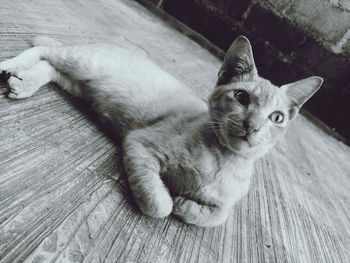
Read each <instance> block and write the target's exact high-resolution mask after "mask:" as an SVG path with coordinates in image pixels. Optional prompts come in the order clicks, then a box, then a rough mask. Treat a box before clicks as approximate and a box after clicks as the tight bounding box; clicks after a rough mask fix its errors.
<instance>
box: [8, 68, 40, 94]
mask: <svg viewBox="0 0 350 263" xmlns="http://www.w3.org/2000/svg"><path fill="white" fill-rule="evenodd" d="M7 83H8V85H9V88H10V93H9V95H8V96H9V97H10V98H12V99H24V98H28V97H31V96H32V95H33V94H34V93H35V92H36V91H37V90H38V89H39V88H40V86H41V85H40V81H39V80H38V79H36V78H35V76H32V75H31V74H28V73H27V72H26V71H20V72H18V73H17V75H16V76H12V77H10V78H9V79H8V81H7Z"/></svg>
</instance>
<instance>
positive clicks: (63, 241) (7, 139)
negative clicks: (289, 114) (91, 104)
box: [0, 0, 350, 263]
mask: <svg viewBox="0 0 350 263" xmlns="http://www.w3.org/2000/svg"><path fill="white" fill-rule="evenodd" d="M35 34H45V35H50V36H52V37H53V38H56V39H58V40H61V41H63V42H65V43H86V42H89V43H95V42H112V43H118V44H121V45H133V46H135V48H142V49H144V50H145V51H146V52H148V53H149V54H150V56H151V57H153V58H154V60H156V61H157V62H158V63H159V64H160V65H161V66H162V67H164V68H166V69H167V70H168V71H169V72H171V73H172V74H174V75H175V76H177V77H178V78H180V79H181V80H183V81H184V82H185V83H186V84H188V85H189V86H190V87H192V88H194V89H196V90H197V91H198V92H199V93H200V94H201V95H202V96H206V95H207V94H208V91H209V90H210V88H211V87H213V84H214V82H215V77H216V73H217V70H218V67H219V64H220V62H219V61H218V60H217V59H216V58H214V57H213V56H212V55H210V54H209V53H208V52H207V51H206V50H203V49H202V48H200V47H199V46H198V45H197V44H195V43H194V42H192V41H191V40H189V39H187V38H186V36H184V35H181V34H180V33H178V32H177V31H175V30H174V29H172V28H171V27H170V26H168V25H166V24H164V23H163V22H162V21H161V20H160V19H158V18H157V17H155V16H154V15H152V14H150V13H149V12H148V11H147V10H145V9H144V8H142V7H140V6H139V5H138V4H137V3H134V2H131V1H127V0H121V1H110V0H95V1H84V0H77V1H70V0H59V1H47V0H33V1H20V0H12V1H1V8H0V59H1V60H3V59H7V58H9V57H12V56H14V55H16V54H17V53H19V52H20V51H22V50H23V49H25V48H27V47H28V46H29V42H28V40H29V39H31V38H32V37H33V36H34V35H35ZM0 89H1V90H0V91H1V92H2V91H5V90H6V88H5V85H3V84H2V86H0ZM72 102H73V101H72V100H71V99H70V98H69V97H68V96H67V95H66V94H64V93H63V92H61V91H59V90H57V89H55V88H54V87H52V86H50V87H46V88H43V89H42V90H41V91H40V92H39V93H38V94H37V95H36V96H34V97H32V98H30V99H27V100H22V101H14V100H10V99H8V98H6V96H5V95H3V96H1V97H0V262H9V263H10V262H11V263H12V262H82V261H83V262H349V260H350V259H349V257H348V253H349V251H350V248H349V244H350V239H349V237H350V193H349V189H350V151H349V148H348V147H347V146H345V145H343V144H341V143H339V142H338V141H336V140H335V139H333V138H331V137H329V136H328V135H326V134H325V133H324V132H323V131H322V130H320V129H319V128H317V127H316V126H314V125H313V124H312V123H310V122H309V121H308V120H307V119H305V118H304V117H299V118H298V119H297V120H296V121H295V122H294V123H293V125H292V126H291V127H290V130H289V132H288V134H287V136H286V138H285V139H284V140H283V141H282V142H281V143H280V145H279V146H278V147H276V148H275V149H274V150H273V151H272V152H271V153H270V154H268V155H267V156H266V157H264V158H263V159H261V160H260V161H259V162H257V163H256V174H255V176H254V179H253V182H252V185H251V190H250V192H249V194H248V195H247V196H246V197H244V198H243V200H242V201H241V202H239V203H238V204H237V205H236V206H235V207H234V209H233V211H232V214H231V216H230V218H229V220H228V221H227V223H226V224H225V225H223V226H220V227H216V228H212V229H203V228H197V227H193V226H188V225H184V224H183V223H181V222H179V221H178V220H176V219H175V218H173V217H172V216H170V217H168V218H166V219H164V220H153V219H150V218H147V217H145V216H142V215H141V214H140V213H139V212H138V210H137V209H136V208H135V206H134V204H133V203H132V201H131V200H132V199H131V197H130V192H129V190H128V188H127V185H126V183H125V175H124V173H123V168H122V166H121V154H120V152H121V149H120V147H119V146H118V144H116V143H114V142H113V141H112V140H111V139H110V137H108V136H107V135H106V134H105V133H104V132H103V131H102V130H101V129H99V128H97V127H96V125H94V122H93V121H92V120H91V118H88V117H87V115H86V114H85V113H84V112H82V111H81V106H79V105H77V103H72Z"/></svg>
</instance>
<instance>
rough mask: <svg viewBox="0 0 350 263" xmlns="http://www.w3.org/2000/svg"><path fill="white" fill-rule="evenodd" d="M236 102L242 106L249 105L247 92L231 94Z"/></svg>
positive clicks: (241, 91) (236, 91)
mask: <svg viewBox="0 0 350 263" xmlns="http://www.w3.org/2000/svg"><path fill="white" fill-rule="evenodd" d="M233 94H234V96H235V98H236V100H237V101H238V102H239V103H240V104H242V105H245V106H246V105H248V104H249V94H248V92H246V91H244V90H235V91H234V92H233Z"/></svg>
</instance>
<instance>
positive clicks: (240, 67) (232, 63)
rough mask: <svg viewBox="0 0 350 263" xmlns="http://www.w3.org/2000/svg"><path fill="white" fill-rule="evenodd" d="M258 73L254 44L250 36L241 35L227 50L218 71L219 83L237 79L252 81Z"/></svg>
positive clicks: (222, 83)
mask: <svg viewBox="0 0 350 263" xmlns="http://www.w3.org/2000/svg"><path fill="white" fill-rule="evenodd" d="M257 75H258V72H257V69H256V66H255V62H254V58H253V51H252V46H251V45H250V42H249V40H248V38H246V37H245V36H239V37H237V38H236V39H235V41H233V43H232V44H231V46H230V48H229V49H228V50H227V52H226V55H225V58H224V63H223V64H222V66H221V68H220V71H219V73H218V81H217V85H218V86H219V85H224V84H228V83H231V82H235V81H242V80H245V81H251V80H253V79H254V78H255V77H256V76H257Z"/></svg>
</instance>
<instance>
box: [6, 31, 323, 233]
mask: <svg viewBox="0 0 350 263" xmlns="http://www.w3.org/2000/svg"><path fill="white" fill-rule="evenodd" d="M33 45H34V47H32V48H30V49H28V50H25V51H23V52H22V53H21V54H19V55H18V56H17V57H15V58H12V59H9V60H7V61H4V62H2V63H0V70H1V71H3V72H6V73H8V74H10V75H11V77H10V78H9V79H8V85H9V97H10V98H13V99H23V98H28V97H30V96H32V95H33V94H34V93H35V92H36V91H37V90H38V89H39V88H40V87H42V86H44V85H45V84H47V83H49V82H54V83H56V84H58V86H60V87H62V88H63V89H64V90H66V91H67V92H69V93H70V94H72V95H73V96H75V97H78V98H81V99H83V100H85V101H87V102H88V103H89V105H91V107H92V109H93V110H94V111H95V112H96V113H97V114H98V116H100V118H101V120H103V121H105V122H107V123H109V124H110V125H112V126H113V127H114V128H115V130H116V131H118V133H120V134H121V135H122V138H123V161H124V164H125V170H126V173H127V178H128V181H129V184H130V188H131V191H132V193H133V196H134V198H135V200H136V203H137V205H138V207H139V208H140V210H141V211H142V213H144V214H146V215H148V216H151V217H154V218H162V217H165V216H168V215H169V214H170V213H173V214H174V215H175V216H177V217H179V218H180V219H182V220H183V221H184V222H186V223H188V224H193V225H197V226H202V227H212V226H217V225H220V224H222V223H224V222H225V221H226V219H227V217H228V215H229V213H230V208H231V207H232V206H233V204H235V203H236V202H237V201H239V200H240V199H241V197H242V196H243V195H245V194H246V193H247V192H248V189H249V184H250V179H251V176H252V174H253V164H254V161H255V160H257V159H258V158H260V157H261V156H263V155H264V154H265V153H267V152H268V151H269V150H270V149H271V148H272V147H273V146H274V145H275V144H276V143H277V141H278V140H279V138H281V137H282V136H283V134H284V133H285V131H286V129H287V126H288V124H289V123H290V122H291V121H292V120H293V119H295V117H296V116H297V114H298V112H299V109H300V107H301V106H302V105H303V104H304V103H305V102H306V101H307V100H308V99H309V98H310V97H311V96H312V95H313V94H314V93H315V92H316V91H317V90H318V89H319V88H320V86H321V84H322V81H323V80H322V78H320V77H316V76H313V77H309V78H306V79H303V80H300V81H297V82H294V83H291V84H286V85H283V86H281V87H277V86H275V85H273V84H272V83H271V82H270V81H269V80H266V79H264V78H262V77H260V76H259V75H258V72H257V69H256V66H255V62H254V58H253V52H252V47H251V44H250V42H249V40H248V39H247V38H246V37H244V36H239V37H238V38H237V39H236V40H234V42H233V43H232V44H231V46H230V48H229V49H228V51H227V53H226V55H225V58H224V61H223V64H222V66H221V68H220V70H219V73H218V80H217V84H216V87H215V89H214V90H213V92H212V93H211V95H210V97H209V100H208V102H206V101H204V100H202V99H201V98H200V97H199V96H198V95H197V94H196V93H195V92H193V91H192V90H191V89H189V88H187V87H186V86H185V85H184V84H182V83H181V82H180V81H179V80H177V79H176V78H174V77H173V76H171V75H170V74H168V73H167V72H165V71H163V70H162V69H161V68H160V67H158V66H157V65H156V64H155V63H154V62H152V61H151V60H150V59H149V58H148V57H147V56H146V55H144V54H141V53H140V54H137V52H135V51H130V50H128V49H125V48H120V47H117V46H113V45H85V46H63V45H62V44H61V43H60V42H57V41H55V40H53V39H50V38H47V37H37V38H36V39H35V40H34V42H33Z"/></svg>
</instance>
